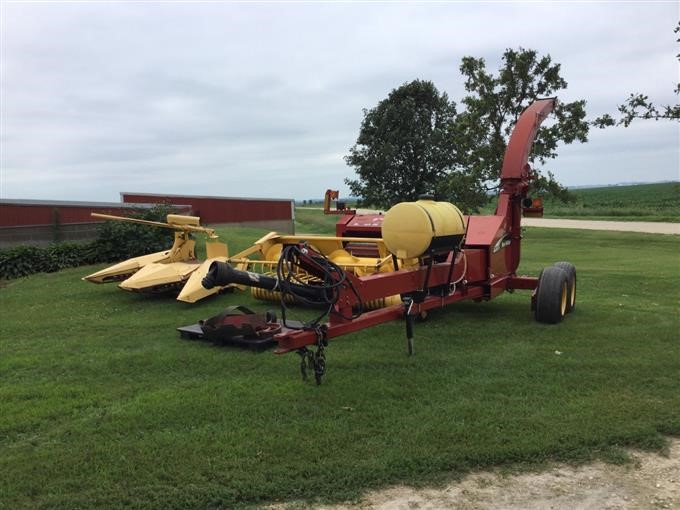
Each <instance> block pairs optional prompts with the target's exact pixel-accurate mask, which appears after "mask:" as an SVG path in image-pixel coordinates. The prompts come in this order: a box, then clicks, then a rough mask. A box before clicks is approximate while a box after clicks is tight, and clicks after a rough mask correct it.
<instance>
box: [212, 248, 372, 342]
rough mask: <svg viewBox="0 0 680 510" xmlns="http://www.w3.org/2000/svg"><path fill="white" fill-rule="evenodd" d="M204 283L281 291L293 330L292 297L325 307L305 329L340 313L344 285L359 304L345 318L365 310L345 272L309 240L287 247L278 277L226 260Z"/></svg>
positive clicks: (283, 316) (214, 267) (283, 309)
mask: <svg viewBox="0 0 680 510" xmlns="http://www.w3.org/2000/svg"><path fill="white" fill-rule="evenodd" d="M308 275H313V276H315V277H317V278H318V280H319V281H318V282H314V283H309V281H308V280H309V278H308V277H307V276H308ZM201 283H202V285H203V287H205V288H206V289H211V288H213V287H215V286H218V285H220V286H221V285H227V284H229V283H235V284H239V285H247V286H250V287H257V288H261V289H265V290H269V291H278V292H279V293H280V296H281V298H280V306H281V319H282V321H283V324H284V325H285V326H286V327H289V328H290V329H295V328H294V327H290V326H288V325H287V324H286V310H287V304H286V302H290V300H291V299H292V300H293V301H295V302H297V303H300V304H302V305H306V306H313V307H322V308H323V312H322V313H321V314H319V315H318V316H317V317H315V318H314V319H313V320H311V321H309V322H306V323H304V326H303V328H304V329H315V328H317V327H318V325H319V323H320V322H321V320H322V319H323V318H324V317H326V316H327V315H329V314H332V313H336V314H338V315H340V313H339V312H337V311H336V310H335V308H334V307H335V304H336V303H337V301H338V298H339V297H340V290H341V289H342V288H343V287H349V288H350V289H351V291H352V293H353V294H354V295H355V296H356V298H357V301H358V303H359V305H358V306H357V307H356V309H355V310H354V311H353V314H352V316H351V317H345V316H343V318H344V319H346V320H352V319H356V318H357V317H359V315H361V313H362V312H363V304H362V301H361V297H360V296H359V293H358V292H357V290H356V289H355V288H354V285H353V284H352V281H351V280H350V279H349V278H348V277H347V274H346V273H345V271H344V270H343V269H342V268H341V267H340V266H338V265H337V264H335V263H333V262H331V261H330V260H328V259H327V258H326V257H324V256H323V255H322V254H320V253H318V252H316V251H315V250H313V249H312V248H310V247H309V246H308V245H307V244H306V243H300V244H294V245H287V246H284V248H283V250H282V251H281V256H280V257H279V261H278V264H277V267H276V277H273V276H267V275H263V274H258V273H253V272H250V271H240V270H238V269H234V268H233V267H232V266H231V265H229V264H228V263H226V262H213V263H212V264H211V266H210V269H209V270H208V274H207V275H206V276H205V278H203V281H202V282H201Z"/></svg>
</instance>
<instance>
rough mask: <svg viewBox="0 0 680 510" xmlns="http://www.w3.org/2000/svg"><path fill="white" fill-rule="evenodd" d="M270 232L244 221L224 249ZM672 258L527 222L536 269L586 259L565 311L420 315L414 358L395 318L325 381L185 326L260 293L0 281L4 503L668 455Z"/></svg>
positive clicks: (343, 487) (677, 422)
mask: <svg viewBox="0 0 680 510" xmlns="http://www.w3.org/2000/svg"><path fill="white" fill-rule="evenodd" d="M298 219H299V220H300V221H301V222H302V223H303V224H302V225H300V226H299V227H298V231H305V230H308V229H309V228H312V227H311V226H308V225H306V224H305V221H303V220H304V218H302V215H301V214H299V213H298ZM306 221H308V222H309V221H311V220H306ZM319 221H326V219H323V220H319ZM332 223H333V221H331V223H330V224H331V225H332ZM323 228H324V227H319V229H320V230H323ZM223 233H224V234H227V232H226V231H224V229H223ZM261 233H262V231H259V230H254V229H249V230H237V229H233V230H231V231H229V233H228V236H227V237H228V239H229V242H230V247H231V251H232V252H235V251H237V249H239V248H243V247H245V246H247V245H248V244H249V242H251V241H252V240H254V239H256V238H257V237H258V236H259V235H260V234H261ZM679 254H680V239H679V238H678V237H676V236H660V235H644V234H633V233H619V232H585V231H571V230H548V229H528V230H527V233H526V238H525V242H524V245H523V260H522V267H521V269H522V271H524V272H525V273H527V274H537V273H538V272H539V270H540V269H541V267H543V266H545V265H549V264H552V263H553V262H554V261H557V260H570V261H572V262H573V263H574V264H576V266H577V269H578V272H579V273H578V278H579V280H578V284H579V292H578V302H577V306H576V310H575V311H574V313H573V314H572V315H570V316H568V317H567V318H566V320H565V321H564V322H563V323H561V324H559V325H555V326H552V325H544V324H538V323H536V322H534V320H533V319H532V316H531V313H530V311H529V301H530V298H529V293H528V292H521V291H518V292H516V293H514V294H506V295H504V296H501V297H500V298H498V299H496V300H493V301H491V302H488V303H480V304H475V303H461V304H459V305H454V306H451V307H449V308H447V309H445V310H441V311H435V312H434V313H432V314H431V315H430V318H429V319H428V321H427V322H425V323H422V324H417V325H416V340H415V342H416V353H417V354H416V355H415V356H414V357H411V358H409V357H408V356H407V355H406V345H405V344H406V341H405V334H404V324H403V323H402V322H392V323H388V324H385V325H382V326H378V327H375V328H372V329H370V330H364V331H361V332H359V333H356V334H352V335H348V336H346V337H342V338H339V339H336V340H333V341H332V343H331V345H330V347H329V348H328V350H327V355H328V373H327V375H326V377H325V379H324V383H323V384H322V385H321V386H319V387H317V386H315V385H314V384H313V383H304V382H302V381H301V380H300V377H299V371H298V358H297V356H296V355H286V356H275V355H274V354H272V353H271V352H264V353H252V352H245V351H241V350H238V349H234V348H225V347H216V346H213V345H211V344H209V343H203V342H189V341H186V340H181V339H180V338H179V335H178V334H177V332H176V331H175V328H176V327H177V326H180V325H185V324H190V323H193V322H196V321H197V320H198V319H201V318H205V317H208V316H211V315H213V314H215V313H217V312H218V311H220V310H221V309H222V308H223V307H225V306H227V305H230V304H236V303H240V304H246V305H248V306H252V307H254V308H257V309H260V310H264V309H266V308H267V306H265V305H261V304H258V303H255V302H254V301H253V300H252V299H251V298H250V296H249V295H248V294H246V293H236V294H233V295H224V296H219V297H215V298H212V299H208V300H206V301H204V302H201V303H198V304H196V305H187V304H184V303H180V302H175V301H174V300H172V299H162V298H146V297H143V296H140V295H135V294H129V293H125V292H122V291H120V290H119V289H117V288H116V287H115V286H110V285H109V286H97V285H92V284H90V283H86V282H83V281H80V277H82V276H84V275H86V274H88V273H90V272H92V271H93V270H95V269H96V268H95V267H82V268H77V269H71V270H66V271H62V272H60V273H55V274H39V275H33V276H30V277H27V278H23V279H19V280H15V281H10V282H4V287H3V288H1V289H0V313H1V315H2V316H1V320H0V341H1V343H2V347H1V356H0V381H1V383H2V384H1V385H0V472H1V473H2V476H0V508H8V509H10V508H11V509H18V508H122V507H126V508H159V509H160V508H162V509H169V508H182V509H184V508H233V507H238V506H249V505H254V504H258V503H265V502H269V501H273V500H292V499H302V500H306V501H314V500H323V501H328V500H336V501H337V500H341V499H347V498H350V499H351V498H356V497H359V496H360V495H361V493H362V492H363V491H365V490H366V489H369V488H375V487H380V486H384V485H386V484H392V483H399V482H404V483H409V484H421V483H437V482H440V481H444V480H447V479H451V478H452V477H455V476H458V475H461V474H463V473H465V472H468V471H469V470H474V469H480V468H486V467H489V466H508V467H512V466H518V465H519V466H521V465H524V464H531V465H535V464H536V463H542V462H545V461H548V460H552V459H559V460H567V461H574V462H579V461H584V460H587V459H591V458H603V459H606V460H610V461H621V460H622V459H623V458H624V454H623V453H622V450H621V448H622V447H625V446H637V447H642V448H648V449H663V446H664V437H663V435H664V434H680V342H679V340H680V338H679V331H680V318H679V314H678V310H679V309H680V285H678V283H679V282H678V280H679V276H680V259H679ZM99 267H101V266H97V268H99ZM297 313H300V314H304V312H302V311H299V312H297ZM558 352H559V353H561V354H557V353H558Z"/></svg>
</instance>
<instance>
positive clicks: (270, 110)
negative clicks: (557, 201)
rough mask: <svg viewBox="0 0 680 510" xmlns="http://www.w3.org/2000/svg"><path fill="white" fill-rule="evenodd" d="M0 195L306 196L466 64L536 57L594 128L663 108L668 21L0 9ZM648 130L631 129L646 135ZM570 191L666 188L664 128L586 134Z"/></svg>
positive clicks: (468, 11) (532, 7) (563, 161)
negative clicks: (417, 89)
mask: <svg viewBox="0 0 680 510" xmlns="http://www.w3.org/2000/svg"><path fill="white" fill-rule="evenodd" d="M2 14H3V15H2V27H0V28H1V32H2V35H1V42H2V49H1V56H2V77H1V84H0V85H1V90H2V105H1V122H2V136H1V138H0V141H1V143H2V154H1V156H0V164H1V174H0V186H1V189H0V196H2V197H3V198H53V199H72V200H117V199H118V192H119V191H123V190H125V191H145V192H159V193H160V192H165V193H183V192H187V193H196V194H207V193H209V194H225V195H244V196H269V197H271V196H283V197H298V198H306V197H318V196H320V195H321V194H322V193H323V190H324V189H326V188H327V187H334V188H340V189H341V190H343V191H346V190H345V189H344V185H343V183H342V181H343V179H344V178H345V177H348V176H351V175H352V170H351V169H350V168H349V167H347V166H346V165H345V163H344V161H343V159H342V158H343V156H344V155H345V154H346V153H347V150H348V148H349V147H350V146H351V145H352V144H353V143H354V141H355V139H356V136H357V134H358V128H359V124H360V122H361V118H362V113H361V111H362V108H370V107H372V106H374V105H375V104H376V103H377V102H378V101H379V100H380V99H382V98H384V97H385V96H386V95H387V94H388V93H389V91H390V90H391V89H392V88H394V87H396V86H398V85H400V84H401V83H403V82H406V81H409V80H412V79H414V78H423V79H431V80H433V81H434V82H435V84H436V85H437V86H438V87H439V88H440V90H444V91H446V92H447V93H448V94H449V96H450V97H451V98H453V99H459V98H460V97H462V95H463V94H464V90H463V84H462V79H461V77H460V75H459V72H458V65H459V63H460V59H461V57H462V56H464V55H474V56H483V57H485V58H486V59H487V62H488V64H489V66H490V67H495V66H496V65H498V63H499V61H500V56H501V54H502V52H503V50H504V49H505V48H508V47H512V48H516V47H518V46H523V47H525V48H535V49H537V50H539V51H540V52H542V53H550V54H551V55H552V57H553V59H554V60H555V61H557V62H560V63H561V64H562V70H563V75H564V76H565V78H566V79H567V81H568V82H569V89H568V90H567V91H566V93H565V94H564V95H563V97H562V98H561V99H563V100H565V101H571V100H574V99H579V98H585V99H587V100H588V111H589V113H590V114H591V115H592V116H595V115H598V114H601V113H605V112H614V111H615V108H616V105H617V104H619V103H620V102H621V101H622V100H623V99H624V98H625V97H626V96H627V95H628V94H629V93H630V92H633V91H644V92H645V93H648V94H649V95H650V96H651V97H653V98H654V99H655V100H656V101H658V102H660V103H663V102H666V103H670V102H674V101H675V96H674V95H673V94H672V90H673V88H674V85H675V83H676V82H677V80H678V63H677V60H675V53H677V48H676V45H675V43H674V34H673V28H674V26H675V23H676V21H677V19H678V8H677V5H676V4H673V3H668V4H660V3H654V4H651V3H650V4H647V3H639V4H622V3H617V4H613V3H612V4H607V3H594V4H575V5H569V4H566V3H560V4H548V3H544V4H533V3H532V4H519V3H518V4H468V3H463V4H458V3H452V4H421V5H418V4H410V3H409V4H366V5H364V4H250V5H247V4H231V3H225V4H214V3H192V4H189V3H187V4H167V3H156V4H141V3H135V4H125V3H101V4H100V3H94V2H93V3H89V4H82V3H75V4H70V3H61V4H59V3H54V4H20V3H16V4H7V3H5V4H3V5H2ZM643 124H644V125H643ZM549 168H550V169H551V170H553V171H554V172H555V173H556V175H557V176H558V178H560V179H561V180H562V181H563V182H564V183H566V184H569V185H576V184H593V183H614V182H619V181H629V180H658V179H674V178H675V179H677V178H678V125H677V124H670V123H654V122H652V123H639V124H637V125H633V126H632V127H631V128H629V129H619V128H617V129H610V130H606V131H593V132H592V133H591V136H590V142H589V143H588V144H585V145H572V146H567V147H565V148H564V149H563V150H562V151H561V154H560V157H559V158H558V160H556V161H554V162H550V164H549Z"/></svg>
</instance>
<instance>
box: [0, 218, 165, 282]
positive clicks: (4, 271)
mask: <svg viewBox="0 0 680 510" xmlns="http://www.w3.org/2000/svg"><path fill="white" fill-rule="evenodd" d="M169 212H172V208H171V207H170V206H167V205H158V206H155V207H153V208H151V209H146V210H142V211H136V212H135V213H133V214H131V215H130V216H131V217H135V218H139V219H144V220H151V221H165V217H166V215H167V214H168V213H169ZM172 238H173V232H172V230H169V229H164V228H157V227H152V226H148V225H140V224H135V223H126V222H122V221H107V222H105V223H102V224H101V226H100V227H99V229H98V232H97V239H96V240H95V241H92V242H90V243H56V244H52V245H50V246H47V247H45V248H39V247H37V246H17V247H14V248H9V249H4V250H0V278H5V279H11V278H19V277H21V276H27V275H29V274H33V273H43V272H44V273H51V272H54V271H60V270H62V269H65V268H68V267H77V266H82V265H87V264H96V263H100V262H113V261H119V260H125V259H128V258H131V257H138V256H140V255H144V254H146V253H152V252H155V251H161V250H164V249H167V248H169V247H170V245H171V244H172Z"/></svg>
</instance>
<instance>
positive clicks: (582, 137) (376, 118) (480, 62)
mask: <svg viewBox="0 0 680 510" xmlns="http://www.w3.org/2000/svg"><path fill="white" fill-rule="evenodd" d="M460 71H461V73H462V75H463V77H464V79H465V90H466V92H467V93H468V94H467V95H466V96H465V97H464V98H463V99H462V100H461V103H460V105H462V106H463V107H464V109H463V110H461V111H460V112H457V111H456V107H455V104H454V103H453V102H450V101H448V98H447V97H446V94H439V92H438V91H437V89H436V88H435V87H434V85H432V84H431V83H430V82H423V81H419V80H417V81H414V82H412V83H408V84H405V85H402V86H401V87H399V88H398V89H395V90H393V91H392V92H391V93H390V95H389V96H388V98H387V99H385V100H383V101H381V102H380V103H379V104H378V106H377V107H375V108H373V109H371V110H366V111H364V120H363V122H362V124H361V130H360V133H359V137H358V139H357V143H356V144H355V145H354V146H353V147H352V148H351V149H350V154H349V155H348V156H347V158H346V161H347V163H348V164H349V165H351V166H353V167H354V169H355V171H356V173H357V175H358V179H356V180H350V179H347V180H346V181H345V182H346V183H347V184H348V185H349V187H350V190H351V192H352V193H353V194H356V195H359V196H361V197H363V199H364V201H365V202H366V203H370V204H373V205H379V206H383V207H388V206H390V205H392V204H394V203H395V202H398V201H400V200H411V199H413V198H416V197H417V195H418V194H420V193H423V192H434V193H436V194H437V195H438V196H439V198H442V199H447V200H450V201H452V202H454V203H456V204H457V205H458V206H459V207H462V208H463V209H466V210H468V211H472V210H475V209H477V208H478V207H480V206H482V205H484V204H485V203H486V202H487V201H488V191H489V190H490V189H492V188H493V187H494V185H495V184H497V181H498V176H499V173H500V169H501V166H502V162H503V155H504V153H505V148H506V146H507V141H508V138H509V135H510V133H511V132H512V128H513V127H514V125H515V123H516V122H517V119H518V118H519V115H520V114H521V112H522V111H523V110H524V109H525V108H526V107H527V106H529V105H530V104H531V103H532V102H533V101H534V100H535V99H537V98H541V97H550V96H554V95H559V93H560V92H561V91H563V90H564V89H566V87H567V82H566V81H565V80H564V78H562V76H561V75H560V65H559V64H555V63H553V62H552V59H551V58H550V56H549V55H546V56H539V55H538V53H537V52H536V51H534V50H525V49H522V48H520V49H519V50H511V49H508V50H506V51H505V53H504V54H503V57H502V64H501V67H500V69H499V70H498V72H497V73H495V74H494V73H492V72H490V71H488V70H487V67H486V62H485V61H484V59H483V58H473V57H465V58H463V60H462V63H461V65H460ZM421 90H427V91H429V96H428V97H431V98H432V100H431V101H429V102H425V103H424V102H423V101H422V100H419V99H418V98H419V97H420V96H419V95H418V92H419V91H421ZM413 94H416V95H415V96H413ZM435 99H436V100H435ZM445 103H446V104H445ZM423 104H428V105H430V107H429V108H428V107H424V106H423ZM433 106H436V109H435V108H433ZM434 112H438V113H437V114H436V115H435V113H434ZM428 115H429V117H428ZM585 115H586V113H585V101H583V100H580V101H574V102H570V103H558V106H557V108H556V110H555V116H554V119H555V120H554V122H552V123H547V124H546V125H544V127H542V128H541V129H540V130H539V133H538V136H537V139H536V142H535V144H534V147H533V150H532V153H531V156H530V160H531V161H532V162H539V163H541V164H544V163H545V162H546V161H547V160H549V159H553V158H555V157H556V156H557V147H558V144H559V143H572V142H574V141H577V140H578V141H581V142H585V141H587V134H588V123H587V122H586V121H585V120H584V119H585ZM435 119H437V121H438V122H435ZM426 120H428V121H427V122H426ZM435 154H436V155H438V156H440V157H436V158H433V157H432V155H435ZM535 186H536V187H537V188H539V189H540V190H541V191H544V192H545V191H547V192H549V193H551V194H553V195H557V196H558V197H560V198H562V199H565V198H566V197H568V194H567V193H566V190H564V188H562V186H560V185H559V184H558V183H557V182H556V181H555V180H554V178H553V177H552V174H551V173H550V172H549V171H546V170H544V173H543V174H542V175H541V177H540V178H539V179H537V181H536V183H535Z"/></svg>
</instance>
